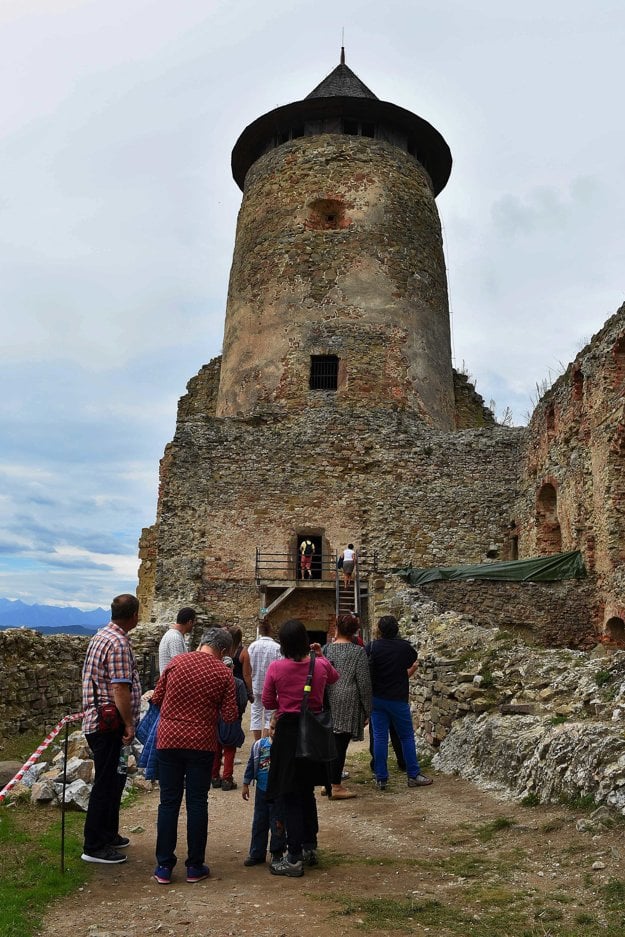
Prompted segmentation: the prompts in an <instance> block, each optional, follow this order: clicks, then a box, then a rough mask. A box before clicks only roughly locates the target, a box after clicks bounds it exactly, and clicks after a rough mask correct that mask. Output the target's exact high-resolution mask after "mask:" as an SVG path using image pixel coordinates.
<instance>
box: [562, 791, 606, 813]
mask: <svg viewBox="0 0 625 937" xmlns="http://www.w3.org/2000/svg"><path fill="white" fill-rule="evenodd" d="M559 800H560V803H561V804H564V805H565V806H566V807H570V809H571V810H581V811H584V812H585V813H589V812H590V811H591V810H596V808H597V801H596V800H595V798H594V797H593V795H592V794H578V795H576V796H568V795H566V794H563V795H562V796H561V797H560V798H559Z"/></svg>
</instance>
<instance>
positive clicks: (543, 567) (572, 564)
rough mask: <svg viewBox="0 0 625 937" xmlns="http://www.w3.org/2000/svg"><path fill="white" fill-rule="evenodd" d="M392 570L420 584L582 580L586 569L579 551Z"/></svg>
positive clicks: (403, 577) (413, 584)
mask: <svg viewBox="0 0 625 937" xmlns="http://www.w3.org/2000/svg"><path fill="white" fill-rule="evenodd" d="M393 572H395V573H397V575H398V576H401V578H402V579H405V580H406V581H407V582H409V583H410V585H411V586H420V585H422V584H423V583H426V582H436V581H438V580H441V579H446V580H455V579H497V580H499V581H500V582H556V581H557V580H558V579H583V578H584V576H585V575H586V568H585V566H584V561H583V559H582V554H581V553H580V552H579V550H572V551H571V552H570V553H556V554H554V555H553V556H537V557H535V558H534V559H531V560H509V561H508V562H506V563H476V564H475V565H473V566H441V567H437V568H434V569H413V568H412V566H408V567H404V568H403V569H395V570H393Z"/></svg>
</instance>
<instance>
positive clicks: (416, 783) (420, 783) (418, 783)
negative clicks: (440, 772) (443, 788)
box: [408, 774, 432, 787]
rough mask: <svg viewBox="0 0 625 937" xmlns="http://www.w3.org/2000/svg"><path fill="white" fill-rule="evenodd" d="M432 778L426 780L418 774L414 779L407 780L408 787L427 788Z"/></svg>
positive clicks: (422, 775)
mask: <svg viewBox="0 0 625 937" xmlns="http://www.w3.org/2000/svg"><path fill="white" fill-rule="evenodd" d="M431 783H432V778H426V776H425V775H424V774H418V775H417V776H416V778H408V787H429V785H430V784H431Z"/></svg>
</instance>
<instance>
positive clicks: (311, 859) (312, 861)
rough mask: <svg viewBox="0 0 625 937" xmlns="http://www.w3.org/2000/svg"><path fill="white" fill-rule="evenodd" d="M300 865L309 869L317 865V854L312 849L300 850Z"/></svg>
mask: <svg viewBox="0 0 625 937" xmlns="http://www.w3.org/2000/svg"><path fill="white" fill-rule="evenodd" d="M302 863H303V865H309V866H311V867H312V866H315V865H319V859H317V853H316V852H315V850H314V849H302Z"/></svg>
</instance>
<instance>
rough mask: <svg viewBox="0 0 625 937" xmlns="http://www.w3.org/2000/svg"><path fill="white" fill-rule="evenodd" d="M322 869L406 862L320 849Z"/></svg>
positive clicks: (389, 864) (398, 864)
mask: <svg viewBox="0 0 625 937" xmlns="http://www.w3.org/2000/svg"><path fill="white" fill-rule="evenodd" d="M317 855H318V857H319V864H320V866H321V868H322V869H324V870H325V869H330V868H333V867H337V866H339V865H367V866H371V865H373V866H395V865H397V866H401V865H405V862H403V861H401V860H399V859H393V858H392V857H390V856H354V855H349V854H347V853H344V852H332V851H331V850H327V849H320V850H319V851H318V853H317Z"/></svg>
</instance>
